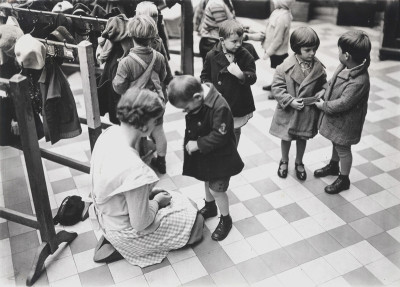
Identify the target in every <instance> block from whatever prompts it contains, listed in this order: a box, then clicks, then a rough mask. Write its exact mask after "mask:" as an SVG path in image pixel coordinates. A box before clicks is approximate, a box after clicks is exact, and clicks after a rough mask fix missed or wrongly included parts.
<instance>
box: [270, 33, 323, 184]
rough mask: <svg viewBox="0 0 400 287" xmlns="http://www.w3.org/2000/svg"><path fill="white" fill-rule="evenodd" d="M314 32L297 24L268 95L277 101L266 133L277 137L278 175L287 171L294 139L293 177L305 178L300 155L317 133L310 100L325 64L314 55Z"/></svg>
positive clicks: (319, 89)
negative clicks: (308, 141)
mask: <svg viewBox="0 0 400 287" xmlns="http://www.w3.org/2000/svg"><path fill="white" fill-rule="evenodd" d="M319 43H320V41H319V38H318V35H317V33H315V31H314V30H313V29H311V28H309V27H300V28H297V29H296V30H294V31H293V33H292V35H291V36H290V47H291V49H292V50H293V52H294V55H292V56H290V57H289V58H287V59H286V60H285V61H284V62H283V63H282V64H281V65H279V66H278V67H277V68H276V71H275V75H274V80H273V82H272V94H273V95H274V97H275V99H276V100H277V101H278V104H277V106H276V109H275V113H274V117H273V119H272V123H271V128H270V130H269V132H270V133H271V134H272V135H274V136H276V137H278V138H280V139H281V152H282V158H281V160H280V162H279V168H278V176H279V177H281V178H286V177H287V174H288V163H289V151H290V146H291V143H292V140H295V141H296V160H295V170H296V176H297V178H298V179H300V180H306V178H307V173H306V170H305V169H304V164H303V155H304V151H305V149H306V144H307V140H308V139H310V138H313V137H314V136H315V135H316V134H317V133H318V127H317V125H318V117H319V111H318V109H317V108H316V107H315V105H314V103H315V102H316V101H317V100H318V99H319V98H320V97H321V96H322V95H323V93H324V91H325V90H324V86H325V84H326V73H325V67H324V66H323V65H322V63H321V62H320V61H319V60H318V59H317V58H316V57H315V53H316V51H317V49H318V47H319Z"/></svg>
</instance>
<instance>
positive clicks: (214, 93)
mask: <svg viewBox="0 0 400 287" xmlns="http://www.w3.org/2000/svg"><path fill="white" fill-rule="evenodd" d="M204 85H207V86H208V87H209V88H210V90H209V91H208V94H207V97H206V98H205V100H204V105H205V106H207V107H209V108H213V107H214V105H215V101H216V100H217V97H218V94H219V92H218V90H217V89H216V88H215V87H214V85H213V84H211V83H204Z"/></svg>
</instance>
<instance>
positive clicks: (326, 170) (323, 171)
mask: <svg viewBox="0 0 400 287" xmlns="http://www.w3.org/2000/svg"><path fill="white" fill-rule="evenodd" d="M328 175H339V155H338V153H337V151H336V148H335V144H334V143H332V156H331V161H330V162H329V163H328V164H327V165H326V166H324V167H322V168H320V169H317V170H315V171H314V176H315V177H325V176H328Z"/></svg>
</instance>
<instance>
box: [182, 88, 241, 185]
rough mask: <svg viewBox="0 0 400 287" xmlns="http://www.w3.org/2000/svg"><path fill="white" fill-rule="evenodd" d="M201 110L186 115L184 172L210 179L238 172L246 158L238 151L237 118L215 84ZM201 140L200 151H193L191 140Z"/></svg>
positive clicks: (204, 179)
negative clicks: (187, 148)
mask: <svg viewBox="0 0 400 287" xmlns="http://www.w3.org/2000/svg"><path fill="white" fill-rule="evenodd" d="M209 85H210V91H209V93H208V96H207V97H206V98H205V101H204V104H203V106H202V108H201V110H200V111H199V112H198V113H196V114H187V115H186V117H185V118H186V130H185V139H184V160H183V175H187V176H192V177H194V178H196V179H198V180H202V181H209V180H213V179H220V178H224V177H229V176H233V175H236V174H238V173H239V172H241V171H242V169H243V166H244V164H243V162H242V159H241V158H240V156H239V153H238V152H237V148H236V138H235V135H234V132H233V118H232V114H231V111H230V108H229V106H228V104H227V102H226V101H225V99H224V98H223V97H222V96H221V95H220V94H219V93H218V91H217V90H216V89H215V87H214V86H213V85H211V84H209ZM190 140H193V141H197V144H198V146H199V151H196V152H194V153H192V154H191V155H189V154H188V153H187V151H186V148H185V146H186V144H187V143H188V141H190Z"/></svg>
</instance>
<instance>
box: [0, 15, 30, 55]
mask: <svg viewBox="0 0 400 287" xmlns="http://www.w3.org/2000/svg"><path fill="white" fill-rule="evenodd" d="M7 22H8V20H7ZM22 35H24V32H22V30H21V29H20V28H19V27H17V26H15V25H9V24H5V25H1V26H0V50H1V51H2V52H3V53H4V54H6V55H7V56H9V57H13V58H14V57H15V54H14V46H15V42H16V41H17V40H18V39H19V38H20V37H21V36H22Z"/></svg>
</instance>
